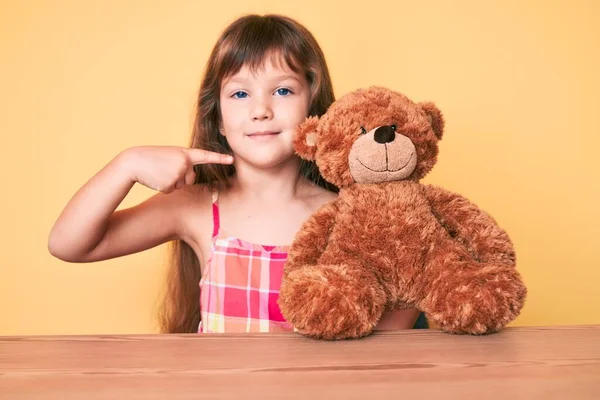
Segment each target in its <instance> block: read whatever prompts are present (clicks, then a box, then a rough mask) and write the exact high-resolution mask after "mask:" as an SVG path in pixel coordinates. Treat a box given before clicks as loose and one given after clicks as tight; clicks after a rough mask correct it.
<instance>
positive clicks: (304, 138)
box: [294, 116, 319, 161]
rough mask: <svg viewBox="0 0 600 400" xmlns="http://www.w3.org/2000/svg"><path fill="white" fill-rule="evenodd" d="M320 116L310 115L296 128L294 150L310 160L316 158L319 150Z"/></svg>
mask: <svg viewBox="0 0 600 400" xmlns="http://www.w3.org/2000/svg"><path fill="white" fill-rule="evenodd" d="M318 125H319V117H315V116H311V117H308V118H306V119H305V120H304V122H302V123H301V124H300V125H298V127H297V128H296V135H295V136H294V150H295V151H296V153H297V154H298V155H299V156H300V157H302V158H304V159H305V160H308V161H313V160H314V159H315V152H316V150H317V126H318Z"/></svg>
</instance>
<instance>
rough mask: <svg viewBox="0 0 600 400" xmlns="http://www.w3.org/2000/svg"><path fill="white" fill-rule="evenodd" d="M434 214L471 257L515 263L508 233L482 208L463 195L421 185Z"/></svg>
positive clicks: (506, 263) (480, 259) (495, 261)
mask: <svg viewBox="0 0 600 400" xmlns="http://www.w3.org/2000/svg"><path fill="white" fill-rule="evenodd" d="M424 193H425V196H426V197H427V199H428V201H429V204H430V205H431V209H432V212H433V214H434V215H435V216H436V218H437V220H438V221H439V222H440V224H441V225H442V226H443V227H444V229H445V230H446V231H447V232H448V234H449V235H450V236H451V237H452V238H454V240H456V241H457V242H459V243H460V244H461V245H462V246H463V247H464V248H465V249H466V250H467V251H468V252H469V253H470V254H471V256H472V257H473V258H474V259H475V260H476V261H479V262H494V263H500V264H504V265H513V266H514V265H515V250H514V247H513V244H512V242H511V240H510V238H509V237H508V234H507V233H506V232H505V231H504V230H503V229H502V228H500V227H499V226H498V224H497V223H496V221H495V220H494V219H493V218H492V217H491V216H490V215H489V214H488V213H486V212H485V211H483V210H482V209H480V208H479V207H477V206H476V205H475V204H473V203H472V202H471V201H469V200H468V199H467V198H465V197H464V196H461V195H459V194H456V193H452V192H450V191H448V190H446V189H443V188H440V187H437V186H432V185H424Z"/></svg>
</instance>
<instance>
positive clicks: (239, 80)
mask: <svg viewBox="0 0 600 400" xmlns="http://www.w3.org/2000/svg"><path fill="white" fill-rule="evenodd" d="M287 79H292V80H294V81H296V82H298V83H302V82H300V79H298V78H297V77H296V76H294V75H287V74H286V75H277V76H274V77H272V78H270V79H269V80H270V81H272V82H280V81H285V80H287ZM230 83H240V84H243V83H246V79H245V78H242V77H234V78H231V79H228V80H227V81H226V82H225V85H227V84H230Z"/></svg>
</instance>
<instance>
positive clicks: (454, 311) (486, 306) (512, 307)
mask: <svg viewBox="0 0 600 400" xmlns="http://www.w3.org/2000/svg"><path fill="white" fill-rule="evenodd" d="M449 259H450V257H447V258H446V259H445V260H444V259H442V257H439V258H438V260H437V261H438V262H437V263H435V265H429V266H428V267H427V268H426V274H425V275H426V276H427V277H428V279H427V280H426V281H425V282H424V283H425V284H424V287H423V300H422V301H420V302H419V304H418V305H417V306H418V307H419V308H420V309H421V310H423V311H425V312H426V314H427V316H428V317H429V318H430V319H431V320H432V321H433V322H434V323H435V324H436V325H438V326H439V327H440V328H441V329H442V330H443V331H446V332H449V333H458V334H476V335H480V334H487V333H492V332H495V331H498V330H500V329H501V328H503V327H504V326H505V325H506V324H508V323H509V322H511V321H512V320H514V319H515V318H516V317H517V316H518V315H519V313H520V311H521V308H522V307H523V303H524V301H525V297H526V295H527V289H526V288H525V285H524V284H523V282H522V279H521V276H520V274H519V273H518V272H517V270H516V269H515V268H514V267H513V266H510V265H503V264H496V265H494V264H485V263H477V262H475V261H462V260H454V261H452V260H449Z"/></svg>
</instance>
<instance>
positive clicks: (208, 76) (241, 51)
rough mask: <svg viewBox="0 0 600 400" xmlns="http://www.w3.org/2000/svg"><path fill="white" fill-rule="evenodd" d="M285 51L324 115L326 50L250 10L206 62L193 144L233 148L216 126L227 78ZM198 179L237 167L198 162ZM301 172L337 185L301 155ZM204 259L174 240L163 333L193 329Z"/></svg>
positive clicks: (217, 177)
mask: <svg viewBox="0 0 600 400" xmlns="http://www.w3.org/2000/svg"><path fill="white" fill-rule="evenodd" d="M274 55H275V56H278V57H281V58H282V60H284V61H285V62H286V63H287V65H288V66H289V68H291V69H292V70H293V71H294V72H296V73H303V74H304V75H305V76H306V79H307V81H308V83H309V85H310V104H311V106H310V108H309V115H316V116H321V115H323V114H324V113H325V111H327V108H328V107H329V106H330V105H331V103H333V101H334V100H335V97H334V93H333V85H332V83H331V78H330V76H329V71H328V68H327V64H326V62H325V57H324V55H323V52H322V50H321V48H320V46H319V44H318V43H317V41H316V40H315V38H314V37H313V35H312V34H311V33H310V32H309V31H308V30H307V29H306V28H305V27H304V26H302V25H301V24H300V23H298V22H297V21H294V20H293V19H291V18H288V17H285V16H281V15H272V14H271V15H264V16H261V15H247V16H244V17H241V18H239V19H237V20H235V21H234V22H233V23H231V24H230V25H229V26H228V27H227V28H226V29H225V30H224V31H223V33H222V34H221V36H220V37H219V39H218V40H217V43H216V44H215V46H214V48H213V50H212V52H211V54H210V57H209V60H208V62H207V66H206V70H205V72H204V77H203V79H202V83H201V86H200V92H199V94H198V100H197V104H196V110H195V121H194V126H193V131H192V138H191V142H190V147H192V148H199V149H205V150H210V151H215V152H219V153H225V154H231V148H230V147H229V145H228V144H227V140H226V139H225V137H224V136H223V135H221V134H220V133H219V131H218V129H219V122H220V119H221V116H220V106H219V96H220V89H221V82H222V81H223V79H226V78H227V77H229V76H231V75H233V74H235V73H237V72H238V71H239V70H240V69H241V68H242V66H244V65H246V66H248V67H249V68H250V69H251V70H256V69H258V68H259V67H260V66H261V65H262V64H263V63H264V62H265V60H266V59H267V57H272V56H274ZM194 168H195V171H196V184H208V185H217V184H218V185H224V186H228V184H229V180H228V178H229V177H230V176H231V175H232V174H234V173H235V169H234V167H233V166H232V165H222V164H203V165H197V166H195V167H194ZM300 173H301V174H302V175H304V176H306V177H307V178H308V179H310V180H311V181H313V182H315V183H316V184H317V185H319V186H322V187H325V188H327V189H329V190H332V191H337V188H336V187H335V186H333V185H331V184H330V183H328V182H326V181H325V180H323V179H322V178H321V175H320V173H319V170H318V168H317V166H316V165H315V164H314V163H312V162H308V161H305V160H301V164H300ZM199 281H200V264H199V260H198V257H197V256H196V254H195V253H194V250H193V249H192V248H191V247H190V246H189V245H188V244H187V243H185V242H182V241H180V240H177V241H174V242H173V243H172V246H171V265H170V268H169V271H168V273H167V282H166V288H165V289H166V290H165V294H164V299H163V303H162V307H161V310H160V312H159V323H160V328H161V332H163V333H192V332H196V331H197V329H198V324H199V322H200V305H199V296H200V288H199V285H198V283H199Z"/></svg>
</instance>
